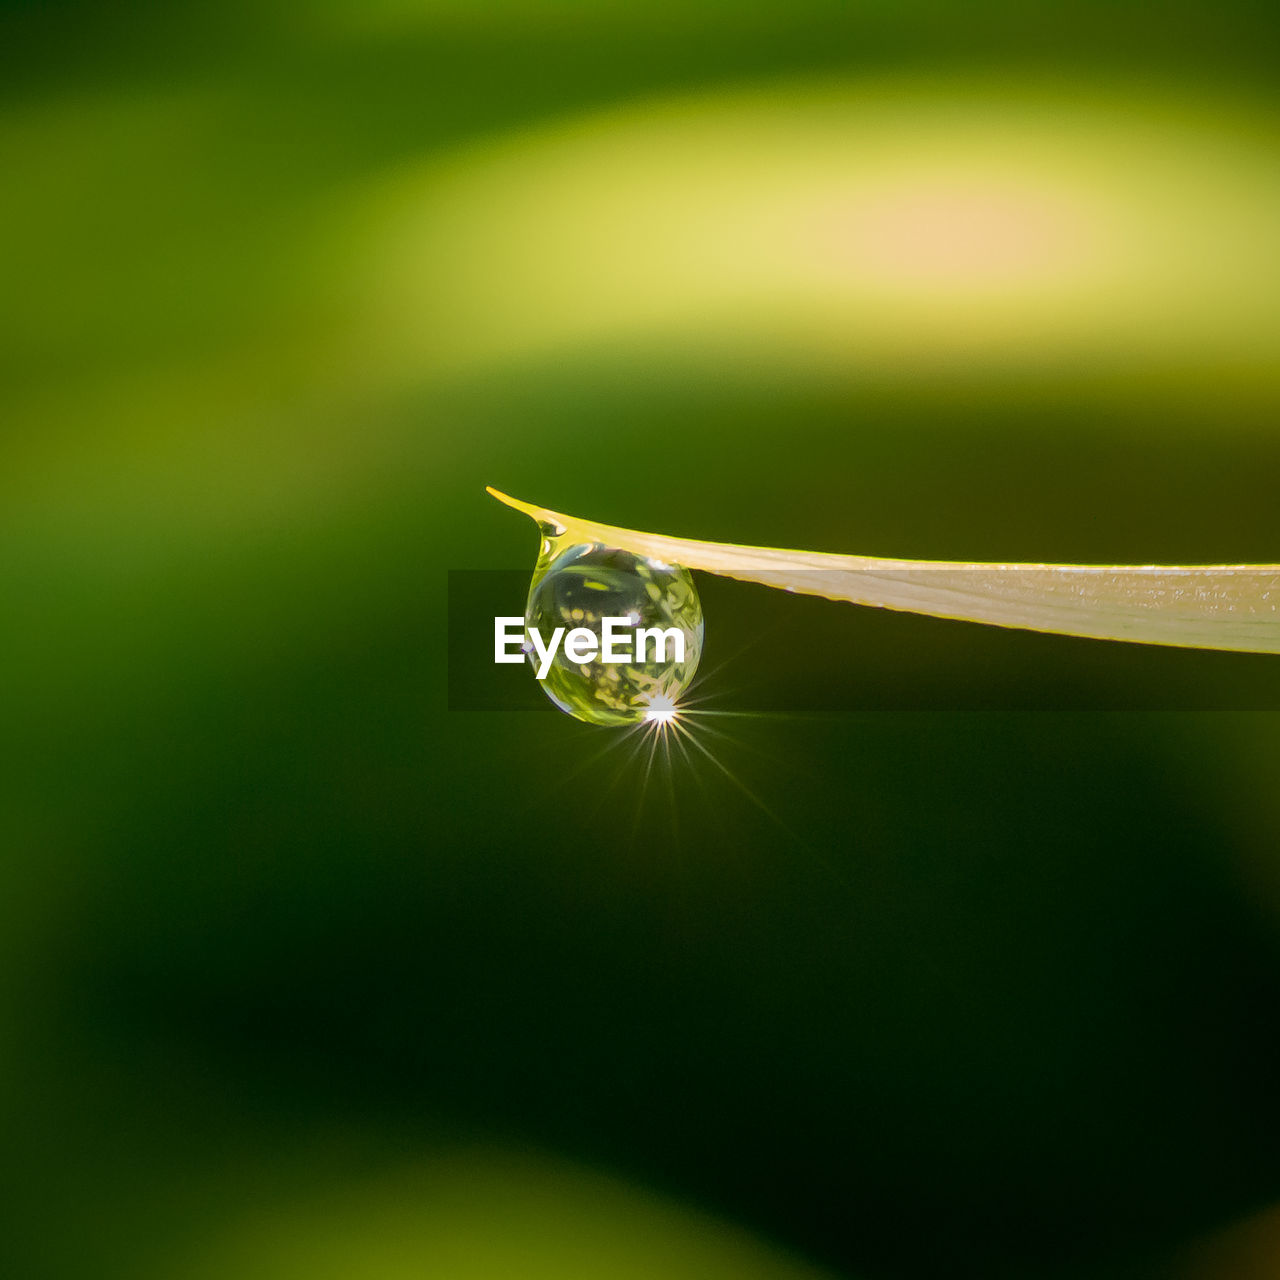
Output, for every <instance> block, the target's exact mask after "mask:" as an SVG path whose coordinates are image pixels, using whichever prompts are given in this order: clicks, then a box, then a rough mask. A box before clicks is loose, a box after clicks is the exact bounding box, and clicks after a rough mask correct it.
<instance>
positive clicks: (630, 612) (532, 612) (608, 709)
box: [525, 530, 703, 725]
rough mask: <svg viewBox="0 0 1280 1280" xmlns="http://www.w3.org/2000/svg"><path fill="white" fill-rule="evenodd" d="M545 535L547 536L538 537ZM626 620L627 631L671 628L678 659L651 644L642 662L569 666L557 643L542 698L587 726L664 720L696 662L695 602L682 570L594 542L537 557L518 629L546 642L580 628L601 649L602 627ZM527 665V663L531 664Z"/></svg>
mask: <svg viewBox="0 0 1280 1280" xmlns="http://www.w3.org/2000/svg"><path fill="white" fill-rule="evenodd" d="M544 532H547V531H546V530H544ZM605 618H626V619H627V620H628V624H627V625H628V630H627V631H626V632H625V633H624V634H625V636H626V641H625V643H626V645H627V646H628V648H630V646H631V643H632V639H633V635H632V632H631V630H630V628H633V627H634V628H641V627H643V628H646V629H649V628H657V629H659V630H662V631H666V630H667V629H669V628H671V627H676V628H678V629H679V630H680V631H681V632H682V633H683V635H684V658H683V661H677V660H676V654H675V646H674V644H671V643H668V644H667V645H666V649H665V653H663V654H661V655H660V654H659V653H658V652H657V646H656V645H654V644H652V643H650V644H649V646H648V647H647V649H646V652H645V655H644V661H643V662H637V661H635V660H634V659H632V660H630V661H627V662H618V663H605V662H603V661H601V660H600V659H599V657H597V658H596V659H595V660H593V661H588V662H585V663H583V662H576V661H571V660H570V659H569V658H568V657H567V656H566V654H565V649H564V645H563V643H562V644H561V645H560V647H559V648H558V649H557V650H556V655H555V658H554V659H553V660H552V663H551V667H550V669H549V670H548V672H547V675H546V678H545V679H544V680H542V681H541V684H542V689H543V692H544V693H546V695H547V697H548V698H550V699H551V701H552V702H554V703H555V704H556V706H558V707H559V708H560V709H561V710H562V711H567V712H568V713H569V715H571V716H576V717H577V718H578V719H579V720H585V721H587V722H588V723H589V724H606V725H624V724H636V723H638V722H640V721H642V720H646V719H654V718H655V715H654V714H653V711H654V707H655V705H656V707H657V708H659V709H661V710H662V711H663V713H664V714H666V715H667V718H670V710H671V709H672V708H674V707H675V706H677V705H678V703H679V700H680V695H681V694H682V693H683V692H684V691H685V690H686V689H687V688H688V687H689V682H690V681H691V680H692V679H693V676H694V672H695V671H697V669H698V659H699V658H700V657H701V656H702V631H703V628H702V603H701V601H700V600H699V599H698V590H697V588H696V587H695V586H694V584H693V579H692V578H691V577H690V576H689V572H688V570H686V569H682V568H680V566H679V565H671V564H665V563H663V562H661V561H658V560H650V559H646V558H645V557H644V556H637V555H632V554H631V552H629V551H619V550H618V549H617V548H614V547H605V546H601V545H600V544H598V543H583V542H579V543H575V544H573V545H570V546H568V547H562V546H561V547H553V554H551V555H548V554H546V553H545V552H544V553H543V555H541V556H539V558H538V566H537V568H536V569H535V570H534V575H533V582H532V583H531V584H530V587H529V603H528V607H527V608H526V610H525V623H526V625H527V626H529V627H537V628H538V632H539V634H540V635H541V636H542V637H543V640H544V641H549V640H550V638H551V636H552V634H553V633H554V631H555V629H556V628H557V627H563V628H565V634H566V635H567V634H568V632H569V631H570V630H571V629H573V628H575V627H585V628H586V629H587V630H588V631H591V632H592V633H593V634H594V635H595V636H596V639H597V643H598V647H599V650H602V648H603V636H602V629H603V620H604V619H605ZM531 660H532V659H531Z"/></svg>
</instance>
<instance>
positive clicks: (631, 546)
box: [488, 488, 1280, 653]
mask: <svg viewBox="0 0 1280 1280" xmlns="http://www.w3.org/2000/svg"><path fill="white" fill-rule="evenodd" d="M488 492H489V493H491V494H492V495H493V496H494V497H495V498H497V499H498V501H499V502H504V503H506V505H507V506H509V507H512V508H514V509H515V510H516V511H522V512H524V514H525V515H527V516H530V517H532V518H533V519H534V520H536V521H537V522H538V523H539V524H540V525H544V526H546V525H549V526H555V527H557V534H556V537H557V540H558V541H562V542H564V543H566V544H567V543H569V542H599V543H603V544H604V545H606V546H611V547H618V548H620V549H621V550H623V551H630V552H632V553H633V554H635V555H643V556H649V557H652V558H654V559H657V560H665V561H668V562H670V563H672V564H679V565H683V566H684V567H685V568H686V569H699V570H702V571H703V572H705V573H717V574H722V575H723V576H725V577H728V578H737V579H739V580H740V581H743V582H758V583H761V584H763V585H764V586H768V587H777V588H779V589H780V590H783V591H793V592H797V593H799V594H802V595H815V596H823V597H825V598H826V599H828V600H845V601H849V602H850V603H853V604H863V605H871V606H873V607H877V608H883V609H900V610H906V611H908V612H912V613H923V614H928V615H930V616H932V617H935V618H955V619H960V620H963V621H967V622H985V623H989V624H991V625H993V626H998V627H1021V628H1025V629H1027V630H1031V631H1048V632H1053V633H1055V634H1058V635H1068V636H1085V637H1089V638H1092V639H1097V640H1127V641H1131V642H1135V643H1139V644H1164V645H1178V646H1182V647H1184V648H1197V649H1232V650H1237V651H1241V652H1246V653H1280V565H1276V564H1215V565H1082V564H973V563H967V562H964V561H957V560H889V559H883V558H880V557H875V556H844V555H833V554H830V553H827V552H821V551H787V550H781V549H777V548H773V547H745V546H738V545H736V544H734V543H727V542H700V541H694V540H691V539H688V538H674V537H669V536H668V535H666V534H659V533H641V532H640V531H638V530H635V529H619V528H616V527H615V526H613V525H607V524H599V523H597V522H596V521H593V520H584V519H582V518H580V517H578V516H569V515H564V514H563V513H561V512H558V511H549V510H547V509H546V508H545V507H538V506H535V505H534V504H532V503H529V502H521V501H520V500H519V499H517V498H512V497H509V496H508V495H507V494H505V493H500V492H499V491H498V490H497V489H494V488H489V490H488ZM560 530H563V533H561V532H560Z"/></svg>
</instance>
